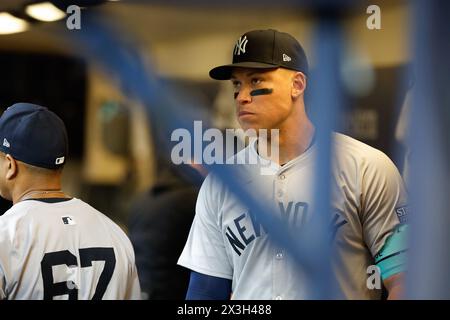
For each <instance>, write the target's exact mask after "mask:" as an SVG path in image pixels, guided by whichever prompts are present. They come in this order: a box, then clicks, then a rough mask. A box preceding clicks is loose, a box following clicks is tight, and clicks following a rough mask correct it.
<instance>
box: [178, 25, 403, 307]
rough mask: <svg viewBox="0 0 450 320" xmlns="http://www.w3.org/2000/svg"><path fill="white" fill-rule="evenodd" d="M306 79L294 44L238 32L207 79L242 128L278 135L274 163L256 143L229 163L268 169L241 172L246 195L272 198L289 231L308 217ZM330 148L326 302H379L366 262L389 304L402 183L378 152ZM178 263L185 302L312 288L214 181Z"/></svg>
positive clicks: (278, 36) (273, 34)
mask: <svg viewBox="0 0 450 320" xmlns="http://www.w3.org/2000/svg"><path fill="white" fill-rule="evenodd" d="M307 74H308V63H307V59H306V55H305V53H304V51H303V49H302V47H301V45H300V44H299V43H298V42H297V40H296V39H295V38H293V37H292V36H291V35H289V34H287V33H283V32H278V31H276V30H255V31H250V32H247V33H245V34H244V35H242V36H241V37H240V38H239V40H238V41H237V44H236V46H235V47H234V51H233V63H232V64H229V65H225V66H219V67H216V68H214V69H212V70H211V71H210V76H211V77H212V78H214V79H217V80H228V79H230V80H231V82H232V84H233V87H234V89H235V94H234V99H235V104H236V114H237V117H238V121H239V123H240V125H241V126H242V128H243V129H255V130H258V129H279V158H278V159H271V158H270V157H268V156H267V155H266V154H264V151H263V150H262V149H261V148H260V144H259V143H258V141H256V142H253V143H250V144H249V145H248V146H247V147H246V148H245V149H243V150H242V151H241V152H239V153H237V154H236V155H235V157H236V158H239V157H243V156H244V155H250V157H252V158H253V160H258V159H259V160H271V161H272V163H271V165H270V166H269V170H272V172H271V173H272V175H260V176H258V177H257V176H255V175H252V174H250V173H251V172H253V171H252V170H253V169H252V168H251V166H250V165H248V166H245V165H244V167H248V172H249V174H248V176H245V179H243V181H245V183H246V184H247V185H246V187H248V188H253V189H259V190H260V192H261V193H262V194H263V196H264V198H266V199H273V201H275V203H276V206H277V207H278V208H279V212H273V214H277V215H279V216H280V217H281V218H282V219H286V220H287V221H289V223H290V224H292V225H295V226H297V227H298V228H299V229H298V230H300V231H299V232H301V230H302V226H304V225H305V222H307V221H308V218H309V217H311V216H312V215H314V214H315V213H314V208H313V205H314V204H313V203H312V197H313V194H312V187H311V183H312V179H313V178H314V177H313V172H314V164H315V162H316V161H315V157H316V154H317V150H316V149H317V147H316V145H315V143H314V133H315V128H314V125H313V124H312V123H311V121H310V120H309V118H308V116H307V114H306V112H305V104H304V98H303V97H304V92H305V89H306V84H307ZM324 94H326V93H324ZM269 143H270V141H269ZM332 144H333V145H332V148H333V150H334V153H335V159H333V161H332V164H333V168H332V177H331V186H332V199H331V201H332V203H331V204H332V210H330V211H331V216H330V217H329V221H330V225H331V227H332V228H331V231H330V236H331V238H332V239H333V246H334V253H335V257H334V258H333V262H332V264H333V272H334V273H335V278H336V280H337V284H338V285H337V296H336V297H337V298H342V299H379V298H380V297H381V293H382V290H380V289H377V288H376V287H372V286H369V285H367V280H368V277H369V276H370V274H368V273H367V270H368V268H369V267H370V266H371V265H375V264H376V266H377V267H378V269H377V270H379V272H380V274H381V278H382V281H383V284H384V286H385V287H386V289H387V291H388V293H389V298H392V299H393V298H398V297H400V295H401V293H402V279H403V272H404V269H405V251H406V247H405V241H404V235H405V228H406V225H405V224H403V223H404V221H405V218H406V213H407V208H406V192H405V188H404V185H403V182H402V179H401V177H400V175H399V173H398V171H397V169H396V167H395V166H394V164H393V163H392V162H391V161H390V159H389V158H388V157H387V156H386V155H385V154H384V153H382V152H381V151H379V150H376V149H374V148H372V147H370V146H368V145H366V144H364V143H362V142H359V141H357V140H355V139H353V138H350V137H348V136H345V135H342V134H338V133H333V137H332ZM261 145H262V144H261ZM232 163H242V162H238V161H234V162H233V161H232ZM247 163H260V164H262V163H264V161H252V160H251V159H250V160H249V161H248V162H247ZM252 166H254V165H252ZM266 169H267V167H266ZM325 228H326V230H329V229H330V228H329V226H328V225H327V226H324V229H325ZM303 230H304V229H303ZM178 263H179V264H180V265H182V266H185V267H186V268H189V269H191V278H190V285H189V289H188V292H187V299H229V298H230V297H232V298H233V299H308V298H310V297H312V290H314V284H312V287H311V286H308V285H306V284H307V283H308V281H307V280H309V279H306V278H305V277H306V275H305V274H304V273H302V270H301V268H300V267H299V266H298V264H296V263H294V261H293V257H292V256H291V255H290V253H289V252H288V251H286V248H282V247H278V246H277V245H275V244H274V243H273V242H272V241H271V239H270V234H268V233H267V231H266V230H265V229H264V227H263V226H262V225H261V224H260V223H259V221H258V216H257V214H255V213H254V212H251V210H249V208H247V207H245V205H243V204H242V203H241V202H240V201H238V200H237V199H236V196H235V195H234V194H233V193H232V192H231V190H229V189H227V187H226V186H225V185H224V184H223V183H222V182H221V181H220V180H219V179H218V178H217V177H215V176H214V175H209V176H208V177H207V178H206V179H205V181H204V183H203V185H202V187H201V190H200V192H199V196H198V199H197V205H196V215H195V218H194V221H193V224H192V227H191V231H190V234H189V238H188V240H187V243H186V245H185V248H184V251H183V253H182V254H181V256H180V258H179V261H178Z"/></svg>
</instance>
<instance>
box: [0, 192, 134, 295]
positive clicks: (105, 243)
mask: <svg viewBox="0 0 450 320" xmlns="http://www.w3.org/2000/svg"><path fill="white" fill-rule="evenodd" d="M140 294H141V292H140V286H139V279H138V275H137V270H136V266H135V260H134V251H133V247H132V244H131V242H130V240H129V239H128V237H127V236H126V234H125V233H124V232H123V231H122V229H121V228H120V227H119V226H118V225H116V224H115V223H114V222H113V221H112V220H111V219H109V218H108V217H106V216H105V215H103V214H102V213H101V212H99V211H97V210H96V209H94V208H92V207H91V206H90V205H88V204H87V203H85V202H83V201H81V200H79V199H76V198H73V199H70V200H65V201H59V202H55V203H48V202H44V201H40V200H25V201H21V202H18V203H16V204H15V205H13V206H12V208H11V209H9V210H8V211H6V212H5V214H4V215H3V216H1V217H0V298H1V299H33V300H40V299H80V300H81V299H140Z"/></svg>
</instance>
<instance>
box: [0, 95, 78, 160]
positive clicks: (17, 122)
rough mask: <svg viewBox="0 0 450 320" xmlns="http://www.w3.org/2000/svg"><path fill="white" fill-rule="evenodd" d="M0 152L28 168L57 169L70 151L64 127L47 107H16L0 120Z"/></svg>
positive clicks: (25, 105)
mask: <svg viewBox="0 0 450 320" xmlns="http://www.w3.org/2000/svg"><path fill="white" fill-rule="evenodd" d="M0 150H1V151H2V152H3V153H6V154H10V155H11V156H12V157H13V158H14V159H16V160H19V161H22V162H25V163H27V164H31V165H34V166H37V167H42V168H48V169H57V168H60V167H61V166H63V165H64V164H65V162H66V158H67V155H68V151H69V146H68V138H67V131H66V127H65V125H64V122H63V121H62V120H61V119H60V118H59V117H58V116H57V115H56V114H55V113H53V112H52V111H50V110H49V109H47V108H46V107H42V106H39V105H35V104H31V103H16V104H14V105H12V106H10V107H9V108H7V109H6V110H5V112H3V114H2V116H1V117H0Z"/></svg>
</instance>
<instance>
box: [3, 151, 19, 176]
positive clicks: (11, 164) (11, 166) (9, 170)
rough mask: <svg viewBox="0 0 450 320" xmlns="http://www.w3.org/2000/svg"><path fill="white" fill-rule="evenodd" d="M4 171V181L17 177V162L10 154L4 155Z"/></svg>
mask: <svg viewBox="0 0 450 320" xmlns="http://www.w3.org/2000/svg"><path fill="white" fill-rule="evenodd" d="M3 166H4V168H3V169H4V170H6V179H8V180H11V179H13V178H14V177H15V176H16V175H17V171H18V169H19V168H18V166H17V161H16V159H14V158H13V157H12V156H11V155H10V154H6V155H5V159H4V160H3Z"/></svg>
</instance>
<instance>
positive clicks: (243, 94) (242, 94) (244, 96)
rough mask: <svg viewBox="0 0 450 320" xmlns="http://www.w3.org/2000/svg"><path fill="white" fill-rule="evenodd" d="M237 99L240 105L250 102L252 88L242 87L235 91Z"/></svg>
mask: <svg viewBox="0 0 450 320" xmlns="http://www.w3.org/2000/svg"><path fill="white" fill-rule="evenodd" d="M235 100H236V102H237V103H238V104H239V105H242V104H247V103H250V102H251V101H252V96H251V95H250V90H248V89H246V88H241V89H240V90H239V91H238V92H236V93H235Z"/></svg>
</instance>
